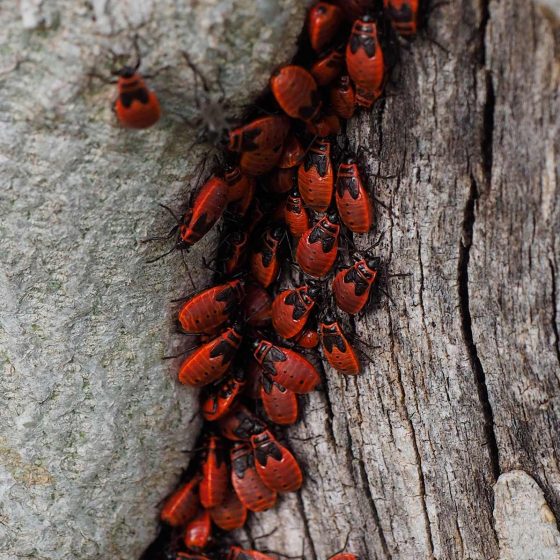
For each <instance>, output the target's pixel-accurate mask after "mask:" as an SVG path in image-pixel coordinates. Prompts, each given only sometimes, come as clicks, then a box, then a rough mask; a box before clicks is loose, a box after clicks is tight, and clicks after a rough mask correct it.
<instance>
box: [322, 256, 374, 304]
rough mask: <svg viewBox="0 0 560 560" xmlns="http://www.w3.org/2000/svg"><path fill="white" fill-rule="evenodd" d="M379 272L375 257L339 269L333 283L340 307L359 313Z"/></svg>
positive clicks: (335, 297)
mask: <svg viewBox="0 0 560 560" xmlns="http://www.w3.org/2000/svg"><path fill="white" fill-rule="evenodd" d="M377 273H378V270H377V259H374V258H364V259H360V260H358V261H356V262H355V263H354V264H353V265H352V266H351V267H350V268H345V269H342V270H341V271H339V272H338V273H337V275H336V276H335V278H334V280H333V284H332V291H333V294H334V299H335V301H336V304H337V305H338V307H339V308H340V309H342V311H345V312H346V313H349V314H350V315H355V314H356V313H359V312H360V311H361V310H362V309H363V308H364V307H365V305H366V303H367V302H368V300H369V296H370V292H371V287H372V286H373V284H374V282H375V279H376V278H377Z"/></svg>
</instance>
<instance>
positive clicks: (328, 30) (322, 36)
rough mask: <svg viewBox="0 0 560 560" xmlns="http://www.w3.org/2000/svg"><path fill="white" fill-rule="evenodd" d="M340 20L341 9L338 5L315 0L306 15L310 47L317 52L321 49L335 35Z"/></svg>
mask: <svg viewBox="0 0 560 560" xmlns="http://www.w3.org/2000/svg"><path fill="white" fill-rule="evenodd" d="M341 20H342V11H341V9H340V8H339V7H338V6H333V5H332V4H327V2H317V4H315V6H313V7H312V8H311V9H310V10H309V15H308V17H307V33H308V35H309V42H310V43H311V48H312V49H313V50H314V51H316V52H319V51H321V50H323V48H324V47H326V46H327V45H328V44H329V43H330V42H331V41H332V40H333V38H334V36H335V35H336V33H337V31H338V29H339V27H340V23H341Z"/></svg>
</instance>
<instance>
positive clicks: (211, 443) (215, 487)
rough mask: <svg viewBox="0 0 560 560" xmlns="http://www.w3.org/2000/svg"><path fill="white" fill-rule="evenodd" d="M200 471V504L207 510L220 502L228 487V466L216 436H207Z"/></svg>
mask: <svg viewBox="0 0 560 560" xmlns="http://www.w3.org/2000/svg"><path fill="white" fill-rule="evenodd" d="M200 470H201V472H202V479H201V481H200V485H199V488H198V491H199V494H200V503H201V504H202V505H203V506H204V507H205V508H207V509H208V508H211V507H214V506H217V505H218V504H220V503H221V502H222V500H223V499H224V496H225V493H226V490H227V487H228V466H227V464H226V462H225V459H224V456H223V450H222V444H221V442H220V438H218V437H217V436H214V435H211V436H209V438H208V443H207V445H206V448H205V450H204V455H203V458H202V464H201V469H200Z"/></svg>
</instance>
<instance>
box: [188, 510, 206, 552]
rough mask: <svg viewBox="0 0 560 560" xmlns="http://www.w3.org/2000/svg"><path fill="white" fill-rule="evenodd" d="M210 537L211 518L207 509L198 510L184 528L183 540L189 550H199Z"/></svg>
mask: <svg viewBox="0 0 560 560" xmlns="http://www.w3.org/2000/svg"><path fill="white" fill-rule="evenodd" d="M211 539H212V519H211V517H210V514H209V513H208V511H207V510H204V509H202V510H200V511H199V512H198V513H197V514H196V516H195V517H194V519H192V520H191V521H190V522H189V524H188V525H187V527H186V529H185V534H184V537H183V541H184V542H185V546H186V547H187V548H188V549H189V550H193V551H195V552H200V551H202V550H204V549H205V548H207V547H208V545H209V544H210V541H211Z"/></svg>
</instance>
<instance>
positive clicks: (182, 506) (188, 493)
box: [160, 475, 200, 527]
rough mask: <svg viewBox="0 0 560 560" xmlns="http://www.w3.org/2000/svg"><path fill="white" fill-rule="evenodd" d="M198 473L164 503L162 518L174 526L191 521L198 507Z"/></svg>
mask: <svg viewBox="0 0 560 560" xmlns="http://www.w3.org/2000/svg"><path fill="white" fill-rule="evenodd" d="M199 482H200V477H199V476H198V475H197V476H195V477H193V478H192V479H191V480H189V481H188V482H187V483H185V484H183V485H182V486H181V487H180V488H179V489H178V490H176V491H175V492H174V493H173V494H171V496H169V498H167V500H166V501H165V504H164V505H163V509H162V510H161V514H160V517H161V520H162V521H163V522H164V523H167V524H168V525H171V526H172V527H180V526H181V525H184V524H185V523H187V522H188V521H190V520H191V519H192V518H193V517H194V516H195V515H196V512H197V509H198V483H199Z"/></svg>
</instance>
